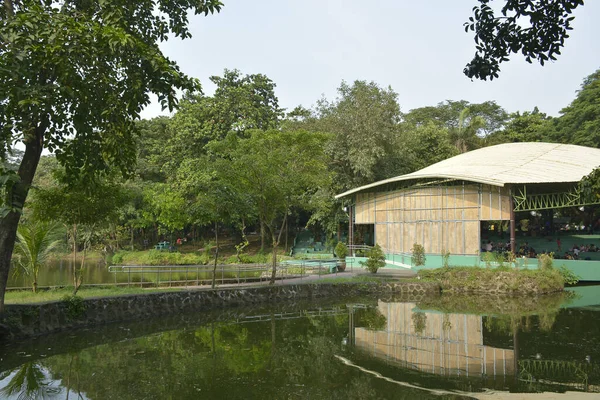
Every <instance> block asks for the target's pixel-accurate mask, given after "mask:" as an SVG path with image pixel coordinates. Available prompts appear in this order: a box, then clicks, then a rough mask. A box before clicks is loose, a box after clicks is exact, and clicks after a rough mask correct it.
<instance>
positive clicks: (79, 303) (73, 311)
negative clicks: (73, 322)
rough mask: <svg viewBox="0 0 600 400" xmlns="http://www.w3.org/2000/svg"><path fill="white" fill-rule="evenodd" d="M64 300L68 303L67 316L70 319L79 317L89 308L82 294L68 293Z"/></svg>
mask: <svg viewBox="0 0 600 400" xmlns="http://www.w3.org/2000/svg"><path fill="white" fill-rule="evenodd" d="M62 300H63V301H64V302H65V303H66V304H67V316H68V317H69V318H70V319H76V318H79V317H80V316H82V315H83V313H84V312H85V310H86V309H87V305H86V304H85V302H84V301H83V297H81V296H76V295H66V296H64V297H63V299H62Z"/></svg>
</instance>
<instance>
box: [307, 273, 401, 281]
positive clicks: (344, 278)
mask: <svg viewBox="0 0 600 400" xmlns="http://www.w3.org/2000/svg"><path fill="white" fill-rule="evenodd" d="M392 281H398V279H394V278H389V277H384V278H380V277H378V276H376V275H370V274H369V275H367V274H364V275H357V276H352V277H350V276H340V277H336V276H335V275H333V274H332V275H330V276H323V277H322V278H321V279H319V280H318V281H315V282H311V283H319V282H322V283H370V282H392Z"/></svg>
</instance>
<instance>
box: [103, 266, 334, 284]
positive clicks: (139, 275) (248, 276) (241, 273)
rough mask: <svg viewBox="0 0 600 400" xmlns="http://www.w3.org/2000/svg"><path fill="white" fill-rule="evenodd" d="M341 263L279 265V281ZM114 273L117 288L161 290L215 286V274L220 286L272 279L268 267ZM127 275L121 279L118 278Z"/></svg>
mask: <svg viewBox="0 0 600 400" xmlns="http://www.w3.org/2000/svg"><path fill="white" fill-rule="evenodd" d="M339 264H340V262H339V261H335V262H334V261H327V262H324V261H320V260H300V261H294V263H293V264H287V263H285V264H284V263H281V264H278V265H277V269H276V274H275V279H276V280H286V279H296V278H299V279H301V280H302V279H304V278H306V277H307V276H308V275H318V276H319V277H321V276H323V275H327V274H331V273H337V271H338V266H339ZM108 270H109V272H111V273H113V274H114V284H115V285H127V286H136V285H137V286H140V287H161V286H169V287H172V286H186V287H187V286H203V285H210V284H212V280H213V274H214V278H215V282H216V284H218V285H225V284H241V283H261V282H266V281H269V280H270V279H271V276H272V266H271V265H268V264H244V265H229V264H220V265H217V268H216V269H214V267H213V266H210V265H119V266H110V267H108ZM118 275H121V276H126V282H123V281H124V279H119V278H118V277H117V276H118Z"/></svg>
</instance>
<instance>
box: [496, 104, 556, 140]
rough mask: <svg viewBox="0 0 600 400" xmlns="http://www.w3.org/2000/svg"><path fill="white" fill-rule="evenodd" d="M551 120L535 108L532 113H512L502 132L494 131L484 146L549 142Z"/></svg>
mask: <svg viewBox="0 0 600 400" xmlns="http://www.w3.org/2000/svg"><path fill="white" fill-rule="evenodd" d="M552 119H553V118H552V117H548V116H547V115H546V114H544V113H542V112H540V111H539V110H538V108H537V107H535V108H534V109H533V111H525V112H523V113H520V112H516V113H513V114H511V115H510V120H509V121H508V122H507V123H506V125H505V127H504V129H503V130H500V131H496V132H494V133H492V134H491V135H490V136H488V137H487V138H486V144H487V145H494V144H500V143H514V142H547V141H551V140H552V139H551V138H549V137H548V128H549V126H550V125H551V122H552Z"/></svg>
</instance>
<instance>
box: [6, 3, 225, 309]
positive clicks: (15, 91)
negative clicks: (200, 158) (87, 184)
mask: <svg viewBox="0 0 600 400" xmlns="http://www.w3.org/2000/svg"><path fill="white" fill-rule="evenodd" d="M3 4H4V7H3V8H2V9H0V37H1V38H2V49H1V50H0V93H1V95H0V96H1V98H0V143H1V145H0V146H1V147H0V158H1V159H2V160H5V158H6V152H7V149H8V148H10V147H12V146H13V144H15V143H17V142H22V143H23V144H24V146H25V153H24V155H23V159H22V161H21V163H20V165H19V169H18V172H17V174H16V175H14V174H11V176H12V178H11V181H10V182H9V181H8V180H6V179H4V178H3V179H2V181H0V183H2V184H3V185H6V184H7V182H9V185H8V189H5V190H6V192H7V194H6V195H5V198H4V199H3V204H2V206H3V207H4V208H5V209H7V210H8V211H7V212H6V213H5V214H6V215H4V216H1V217H0V312H1V311H2V310H3V308H4V292H5V288H6V282H7V280H8V274H9V270H10V259H11V256H12V252H13V246H14V243H15V239H16V231H17V226H18V223H19V218H20V209H21V208H22V207H23V204H24V203H25V199H26V198H27V194H28V192H29V187H30V185H31V182H32V180H33V177H34V175H35V171H36V168H37V165H38V163H39V159H40V156H41V154H42V150H43V149H44V148H47V149H49V150H50V151H52V152H54V153H55V154H56V157H57V159H58V160H59V161H60V162H61V163H62V164H63V165H64V166H65V168H66V171H67V175H68V176H69V177H74V176H77V175H83V176H86V177H88V178H89V179H91V178H92V177H94V176H96V175H99V174H102V173H103V172H105V171H108V170H109V169H110V166H111V165H114V166H116V167H117V168H119V169H120V170H121V172H122V173H124V174H125V175H127V174H128V173H130V172H131V170H132V165H133V162H132V161H133V160H134V158H135V146H134V144H135V140H134V132H135V125H134V120H135V119H137V118H139V114H140V112H141V110H142V109H143V107H144V106H145V105H147V104H148V103H149V102H150V97H149V95H148V92H152V93H155V94H156V95H157V96H158V98H159V101H160V102H161V105H162V106H163V107H165V108H166V107H169V108H170V109H172V108H173V107H175V106H176V103H177V98H176V95H177V89H182V90H192V91H193V90H198V89H199V84H198V83H197V81H196V80H194V79H191V78H189V77H188V76H186V75H185V74H183V73H181V71H180V70H179V68H178V66H177V65H176V64H175V63H174V62H173V61H171V60H169V59H168V58H167V57H165V56H164V55H163V54H162V52H161V50H160V47H159V43H160V42H163V41H165V40H167V39H168V37H169V35H173V36H175V37H180V38H188V37H190V36H191V34H190V31H189V29H188V26H187V25H188V14H187V13H188V11H193V12H195V13H204V14H205V15H206V14H208V13H213V12H215V11H217V12H218V11H219V10H220V9H221V6H222V3H221V2H220V1H219V0H145V1H141V0H135V1H132V0H104V1H100V0H87V1H58V0H48V1H43V2H41V1H33V0H31V1H29V0H27V1H15V0H5V1H4V2H3ZM4 173H5V172H4V171H2V174H4Z"/></svg>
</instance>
